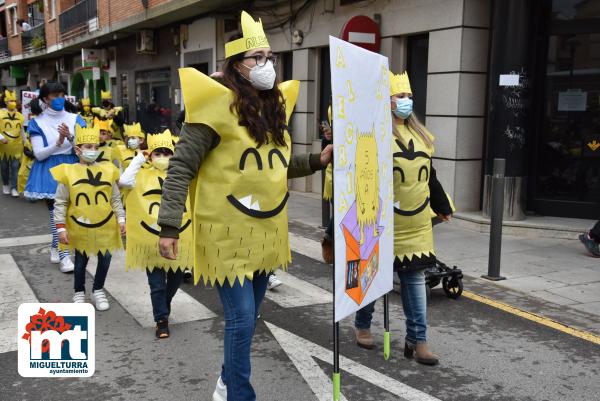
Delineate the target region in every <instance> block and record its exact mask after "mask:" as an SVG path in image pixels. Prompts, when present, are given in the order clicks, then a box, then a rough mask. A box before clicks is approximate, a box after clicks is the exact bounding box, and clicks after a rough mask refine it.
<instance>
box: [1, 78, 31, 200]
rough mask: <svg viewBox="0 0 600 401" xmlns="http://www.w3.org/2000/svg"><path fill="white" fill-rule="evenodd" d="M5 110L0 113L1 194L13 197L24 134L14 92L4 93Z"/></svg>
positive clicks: (22, 120)
mask: <svg viewBox="0 0 600 401" xmlns="http://www.w3.org/2000/svg"><path fill="white" fill-rule="evenodd" d="M4 101H5V102H6V110H3V111H2V113H0V136H1V137H0V170H1V175H2V192H3V193H4V194H5V195H8V194H11V195H12V196H13V197H15V198H16V197H18V196H19V191H18V190H17V181H18V174H19V162H20V160H21V157H22V156H23V143H24V141H25V139H24V137H25V132H24V130H23V123H24V118H23V115H22V114H21V113H19V111H18V110H17V96H16V94H15V92H11V91H8V90H7V91H5V92H4Z"/></svg>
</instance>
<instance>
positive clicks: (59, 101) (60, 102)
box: [50, 97, 65, 111]
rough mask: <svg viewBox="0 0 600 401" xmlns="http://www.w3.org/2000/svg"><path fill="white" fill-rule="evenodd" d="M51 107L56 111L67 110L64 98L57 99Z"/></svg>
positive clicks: (51, 103)
mask: <svg viewBox="0 0 600 401" xmlns="http://www.w3.org/2000/svg"><path fill="white" fill-rule="evenodd" d="M50 107H52V110H55V111H62V110H63V109H64V108H65V98H64V97H55V98H54V99H52V101H51V102H50Z"/></svg>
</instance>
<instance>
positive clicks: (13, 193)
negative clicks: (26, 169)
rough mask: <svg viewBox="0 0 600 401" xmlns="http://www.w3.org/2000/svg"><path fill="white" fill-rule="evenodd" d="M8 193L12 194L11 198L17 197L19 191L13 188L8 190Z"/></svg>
mask: <svg viewBox="0 0 600 401" xmlns="http://www.w3.org/2000/svg"><path fill="white" fill-rule="evenodd" d="M10 194H11V195H12V197H13V198H18V197H19V191H17V190H16V189H15V188H13V189H12V190H11V191H10Z"/></svg>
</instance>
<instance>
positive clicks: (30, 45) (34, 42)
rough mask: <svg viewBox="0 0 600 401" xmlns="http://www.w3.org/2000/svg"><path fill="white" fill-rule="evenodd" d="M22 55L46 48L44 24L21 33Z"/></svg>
mask: <svg viewBox="0 0 600 401" xmlns="http://www.w3.org/2000/svg"><path fill="white" fill-rule="evenodd" d="M21 43H22V44H23V53H24V54H25V53H31V52H36V51H39V50H43V49H45V48H46V29H45V28H44V24H40V25H37V26H34V27H33V28H31V29H30V30H29V31H25V32H22V33H21Z"/></svg>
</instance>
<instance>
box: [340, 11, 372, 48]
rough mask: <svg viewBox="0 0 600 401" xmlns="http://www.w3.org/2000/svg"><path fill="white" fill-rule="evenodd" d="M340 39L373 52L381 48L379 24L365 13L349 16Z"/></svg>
mask: <svg viewBox="0 0 600 401" xmlns="http://www.w3.org/2000/svg"><path fill="white" fill-rule="evenodd" d="M342 39H343V40H345V41H346V42H350V43H352V44H355V45H356V46H360V47H362V48H363V49H367V50H370V51H372V52H375V53H378V52H379V49H380V48H381V33H380V32H379V25H377V23H376V22H375V21H374V20H373V19H371V18H369V17H367V16H366V15H357V16H356V17H352V18H350V19H349V20H348V22H346V25H344V27H343V28H342Z"/></svg>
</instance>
